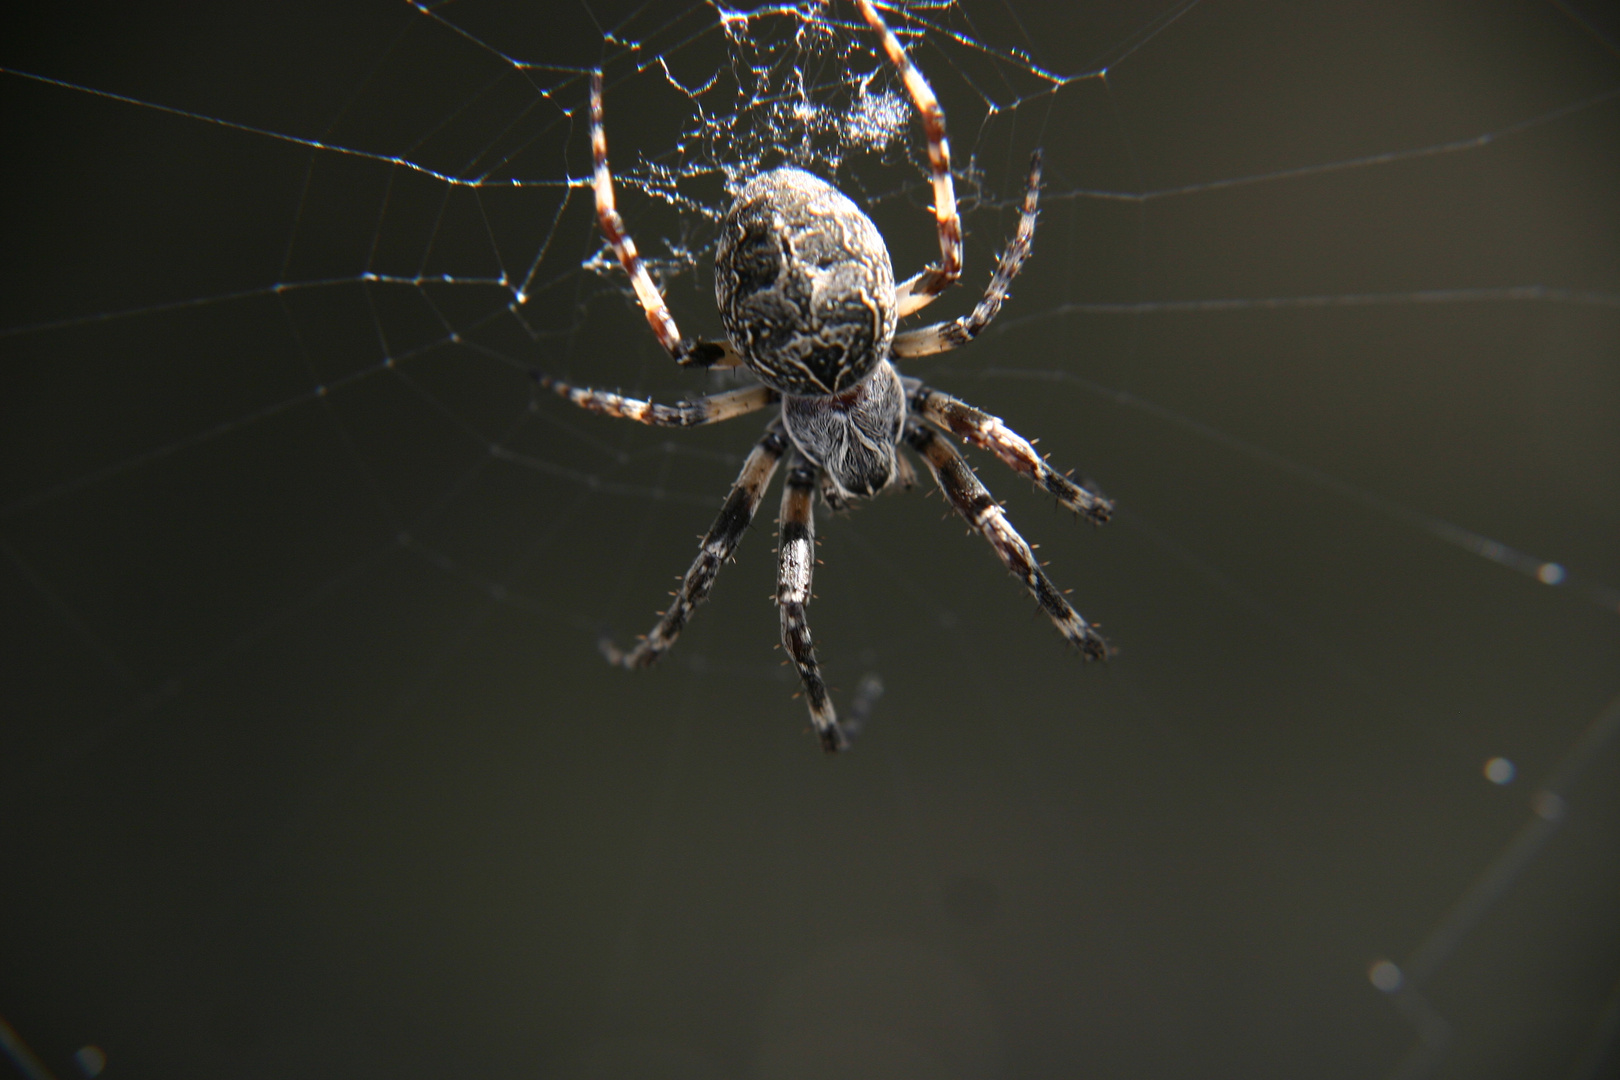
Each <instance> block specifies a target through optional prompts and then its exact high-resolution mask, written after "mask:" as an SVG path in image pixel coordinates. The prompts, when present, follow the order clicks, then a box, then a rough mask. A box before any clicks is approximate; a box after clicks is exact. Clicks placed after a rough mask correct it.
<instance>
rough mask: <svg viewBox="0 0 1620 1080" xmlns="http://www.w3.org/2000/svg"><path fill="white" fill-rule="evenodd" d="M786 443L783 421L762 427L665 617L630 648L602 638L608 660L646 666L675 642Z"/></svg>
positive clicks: (734, 546)
mask: <svg viewBox="0 0 1620 1080" xmlns="http://www.w3.org/2000/svg"><path fill="white" fill-rule="evenodd" d="M787 448H788V439H787V435H786V434H784V433H783V431H782V426H781V423H780V422H779V421H773V422H772V423H771V426H770V427H769V428H767V429H766V431H765V437H764V438H762V439H760V440H759V442H757V443H755V444H754V449H753V450H752V451H751V452H750V453H749V455H748V460H746V461H744V462H743V467H742V472H741V473H740V474H738V476H737V482H736V483H735V484H733V485H732V486H731V494H730V495H729V496H727V497H726V505H725V506H724V507H722V508H721V510H720V516H719V517H718V518H716V519H715V522H714V525H713V526H712V527H710V529H709V532H708V535H707V536H705V537H704V538H703V547H702V548H701V549H700V550H699V551H698V557H697V559H696V560H694V561H693V563H692V566H691V569H689V570H687V571H686V576H685V577H684V578H682V579H681V587H680V589H679V590H678V591H677V592H676V593H675V597H674V599H673V600H671V601H670V604H669V608H668V609H667V610H666V611H665V612H664V613H663V617H662V618H661V619H659V620H658V625H657V626H655V627H653V628H652V632H651V633H649V634H648V635H647V636H646V637H644V638H642V639H641V641H640V643H639V644H637V645H636V647H635V648H633V649H631V650H630V651H629V652H625V651H623V650H622V649H620V648H619V647H618V646H617V645H615V644H613V642H611V641H608V640H605V639H604V640H603V641H602V654H603V655H604V656H606V657H607V658H608V662H609V663H612V664H618V665H621V666H623V667H627V668H642V667H649V666H651V665H652V664H654V663H656V662H657V660H658V658H659V657H660V656H662V655H664V653H665V652H667V651H668V650H669V648H670V646H672V645H674V644H675V639H676V638H678V637H680V636H681V631H682V630H683V629H685V627H686V624H687V622H688V621H689V620H690V619H691V618H692V612H693V610H694V609H695V608H696V607H697V606H698V605H699V604H701V603H703V601H704V600H706V599H707V598H708V596H709V590H710V589H711V588H713V587H714V579H715V577H716V575H718V574H719V573H720V567H721V565H722V564H723V563H724V562H725V561H726V560H727V559H729V558H731V554H732V552H734V551H736V550H737V542H738V541H739V540H741V539H742V535H743V533H745V532H747V531H748V526H749V524H750V523H751V522H753V520H754V513H755V512H756V511H757V510H758V509H759V504H760V500H761V499H763V498H764V497H765V489H766V488H767V487H769V486H770V483H771V477H773V476H775V475H776V466H777V464H778V463H779V462H780V461H781V460H782V455H783V454H785V453H786V452H787Z"/></svg>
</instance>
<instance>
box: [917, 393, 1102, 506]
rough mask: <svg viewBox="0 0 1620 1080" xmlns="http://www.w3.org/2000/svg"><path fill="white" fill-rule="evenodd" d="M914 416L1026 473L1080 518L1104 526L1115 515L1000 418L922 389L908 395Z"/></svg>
mask: <svg viewBox="0 0 1620 1080" xmlns="http://www.w3.org/2000/svg"><path fill="white" fill-rule="evenodd" d="M907 396H908V398H909V404H910V407H911V412H912V414H913V415H915V416H921V417H922V418H923V419H924V420H927V421H928V422H929V423H931V424H937V425H938V426H940V427H942V428H944V429H945V430H946V431H949V432H950V433H951V434H952V435H955V436H956V437H957V438H959V439H961V440H963V441H964V442H970V443H972V444H973V445H975V446H978V447H980V448H982V449H985V450H989V451H990V452H991V453H993V454H995V455H996V456H997V457H998V458H1000V459H1001V460H1002V461H1004V462H1006V463H1007V465H1008V467H1009V468H1012V469H1014V470H1016V471H1018V472H1021V473H1023V474H1024V475H1025V476H1027V477H1029V478H1030V479H1031V480H1033V481H1035V483H1036V485H1037V486H1039V487H1041V488H1043V489H1044V490H1046V491H1047V492H1049V493H1050V494H1052V495H1056V496H1057V499H1058V501H1059V502H1061V503H1062V504H1063V505H1064V506H1067V507H1068V508H1069V509H1070V510H1073V511H1074V512H1075V513H1077V514H1083V515H1085V516H1086V517H1087V518H1089V519H1091V520H1092V521H1093V522H1096V523H1097V524H1098V525H1101V524H1102V523H1103V522H1105V521H1107V520H1108V516H1109V515H1110V514H1112V513H1113V511H1114V504H1113V502H1112V501H1111V500H1109V499H1105V498H1103V497H1102V496H1101V495H1098V494H1096V493H1095V492H1091V491H1087V490H1086V489H1085V488H1083V487H1081V486H1080V485H1079V484H1076V483H1075V482H1074V481H1073V480H1070V479H1069V478H1068V477H1067V476H1064V475H1063V474H1062V473H1060V472H1058V471H1057V470H1056V469H1054V468H1052V466H1050V465H1048V464H1047V463H1046V459H1045V458H1043V457H1041V455H1039V454H1037V453H1036V452H1035V448H1034V447H1033V446H1031V445H1030V444H1029V442H1028V440H1026V439H1025V438H1024V437H1023V436H1022V435H1020V434H1018V432H1016V431H1014V430H1013V429H1012V428H1010V427H1008V426H1007V425H1006V423H1005V422H1003V421H1002V419H1001V417H999V416H991V415H990V414H989V413H987V412H985V411H984V410H982V409H976V408H974V407H973V406H972V405H969V404H968V403H967V402H965V401H962V400H960V399H958V398H954V397H952V396H951V395H949V394H946V393H941V392H940V391H938V390H935V389H933V388H932V387H929V386H922V385H918V386H917V387H916V388H915V389H914V390H912V391H911V392H910V394H908V395H907Z"/></svg>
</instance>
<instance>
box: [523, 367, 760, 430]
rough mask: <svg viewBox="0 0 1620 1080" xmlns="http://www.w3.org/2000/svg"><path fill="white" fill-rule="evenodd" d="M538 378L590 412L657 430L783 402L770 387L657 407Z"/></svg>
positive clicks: (725, 417)
mask: <svg viewBox="0 0 1620 1080" xmlns="http://www.w3.org/2000/svg"><path fill="white" fill-rule="evenodd" d="M538 378H539V380H540V385H541V386H544V387H546V388H547V389H548V390H552V391H554V392H555V393H556V394H557V396H558V397H562V398H567V399H568V400H569V401H572V402H573V403H574V404H575V405H578V406H579V407H580V408H582V409H585V410H587V411H589V412H594V413H602V414H603V415H605V416H617V417H619V418H621V419H624V420H634V421H636V422H637V423H640V424H650V425H652V426H653V427H697V426H699V425H701V424H718V423H720V421H722V420H730V419H732V418H734V417H738V416H744V415H746V414H748V413H751V412H758V411H759V410H760V409H763V408H765V407H766V406H767V405H770V404H772V403H774V402H777V401H780V400H781V398H782V395H781V394H779V393H777V392H776V391H775V390H772V389H771V388H770V387H768V386H745V387H742V388H741V389H738V390H727V391H725V392H724V393H720V394H710V395H709V396H708V397H700V398H697V399H696V400H693V401H677V402H676V403H675V404H673V405H657V404H654V403H653V402H651V401H641V400H639V399H637V398H627V397H624V396H622V395H620V394H615V393H612V392H611V391H608V390H593V389H591V388H590V387H588V386H574V385H572V384H571V383H565V382H563V381H562V380H561V379H553V378H552V377H551V376H550V375H541V376H538Z"/></svg>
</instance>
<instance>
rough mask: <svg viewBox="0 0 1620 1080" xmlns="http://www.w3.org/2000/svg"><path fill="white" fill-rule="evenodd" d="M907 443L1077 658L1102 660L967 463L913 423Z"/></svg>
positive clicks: (1104, 652)
mask: <svg viewBox="0 0 1620 1080" xmlns="http://www.w3.org/2000/svg"><path fill="white" fill-rule="evenodd" d="M906 441H907V442H908V443H910V444H911V447H912V449H914V450H916V451H917V452H918V453H919V454H921V455H922V458H923V461H925V462H926V463H927V464H928V471H929V472H931V473H933V474H934V480H935V481H936V482H937V483H938V484H939V489H940V491H942V492H944V493H945V498H946V499H947V500H948V501H949V502H950V504H951V506H953V507H955V509H956V512H957V513H958V514H961V515H962V517H964V518H965V519H967V522H968V524H970V525H972V526H973V527H974V528H975V529H976V530H978V532H979V535H981V536H983V537H984V538H985V539H986V540H988V541H990V546H991V547H993V548H995V549H996V554H997V555H998V556H999V557H1000V558H1001V561H1002V562H1003V563H1005V564H1006V566H1007V569H1008V570H1011V571H1012V572H1013V574H1014V576H1016V577H1017V578H1018V579H1019V580H1020V581H1022V582H1023V583H1024V585H1025V586H1026V587H1028V589H1029V591H1030V595H1031V596H1033V597H1035V602H1036V603H1038V604H1040V605H1041V610H1042V611H1044V612H1046V614H1047V617H1048V618H1050V619H1051V620H1052V623H1053V625H1055V626H1056V627H1057V628H1058V632H1059V633H1061V634H1062V635H1063V636H1064V637H1066V638H1068V639H1069V641H1071V642H1073V643H1074V644H1075V645H1078V646H1079V647H1080V652H1081V655H1082V656H1084V657H1085V658H1086V659H1087V660H1103V659H1106V658H1107V656H1108V644H1107V643H1106V642H1104V641H1103V639H1102V637H1101V635H1099V634H1098V633H1097V631H1096V630H1095V629H1094V628H1092V627H1091V626H1090V625H1089V624H1087V622H1086V620H1084V619H1082V618H1081V617H1080V614H1079V613H1078V612H1077V611H1075V610H1074V608H1072V607H1070V606H1069V602H1068V601H1067V600H1065V599H1064V598H1063V594H1062V593H1060V592H1058V591H1057V588H1056V586H1054V585H1053V584H1052V582H1051V580H1050V579H1048V578H1047V576H1046V575H1045V574H1044V573H1042V572H1041V568H1040V564H1039V563H1037V562H1036V561H1035V554H1034V552H1032V551H1030V549H1029V545H1028V544H1027V543H1025V542H1024V538H1023V537H1022V536H1019V535H1018V531H1017V530H1016V529H1014V528H1013V527H1012V524H1011V522H1009V521H1008V520H1007V515H1006V514H1005V513H1004V512H1003V511H1002V509H1001V506H1000V505H999V504H998V503H997V502H996V500H995V499H993V498H991V496H990V493H989V492H988V491H986V490H985V488H984V485H983V484H981V483H979V478H978V477H977V476H974V475H973V470H972V469H970V468H968V463H967V462H965V461H963V460H962V455H960V454H958V453H957V452H956V448H955V447H953V446H952V445H951V444H950V443H948V442H946V441H945V440H944V439H943V438H941V437H940V436H938V435H936V434H935V433H934V432H933V431H932V430H931V429H929V428H926V427H924V426H923V425H922V424H919V423H916V422H912V423H910V424H908V425H907V427H906Z"/></svg>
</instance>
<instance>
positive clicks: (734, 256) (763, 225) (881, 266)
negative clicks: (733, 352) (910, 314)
mask: <svg viewBox="0 0 1620 1080" xmlns="http://www.w3.org/2000/svg"><path fill="white" fill-rule="evenodd" d="M714 291H715V299H716V300H717V301H718V302H719V305H720V319H721V322H722V323H724V325H725V328H726V334H727V335H728V336H729V337H730V338H731V342H732V344H733V345H734V346H735V347H736V349H737V351H738V353H739V354H741V356H742V358H743V360H744V361H745V362H746V363H747V364H748V366H749V367H750V368H751V369H753V371H754V372H755V374H757V375H758V376H759V378H760V381H762V382H764V383H765V384H766V385H768V386H771V387H773V388H775V389H777V390H780V391H781V392H782V393H784V394H836V393H841V392H843V391H846V390H849V389H851V388H852V387H854V386H855V384H856V383H858V382H860V381H861V380H862V379H864V378H865V377H866V376H867V375H868V374H870V373H871V372H872V370H873V369H874V368H875V367H877V365H878V362H879V361H881V360H883V359H885V358H886V357H887V356H888V352H889V346H890V344H891V343H892V342H893V340H894V327H895V319H896V315H895V297H894V269H893V267H892V266H891V264H890V262H889V251H888V248H887V247H886V246H885V245H884V243H883V237H882V236H881V235H880V234H879V233H878V230H877V226H876V225H873V224H872V220H871V219H870V218H868V217H867V216H866V215H865V214H863V213H862V212H861V210H860V208H859V207H858V206H856V205H855V204H854V203H853V202H851V201H850V200H849V198H848V197H846V196H845V195H844V194H843V193H841V192H840V191H838V189H837V188H835V187H833V186H832V185H831V184H829V183H827V182H826V181H825V180H822V179H821V178H819V177H816V176H813V175H811V174H810V173H807V172H805V171H803V170H802V169H794V168H780V169H773V170H771V171H770V172H767V173H762V174H760V175H759V176H756V177H755V178H754V179H752V180H750V181H749V182H748V184H747V185H746V186H745V187H744V188H743V189H742V191H741V192H740V193H739V194H738V196H737V200H736V202H734V203H732V205H731V209H730V210H728V211H727V212H726V216H725V220H724V221H723V222H722V224H721V231H720V245H719V251H718V252H717V253H716V255H715V287H714Z"/></svg>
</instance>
